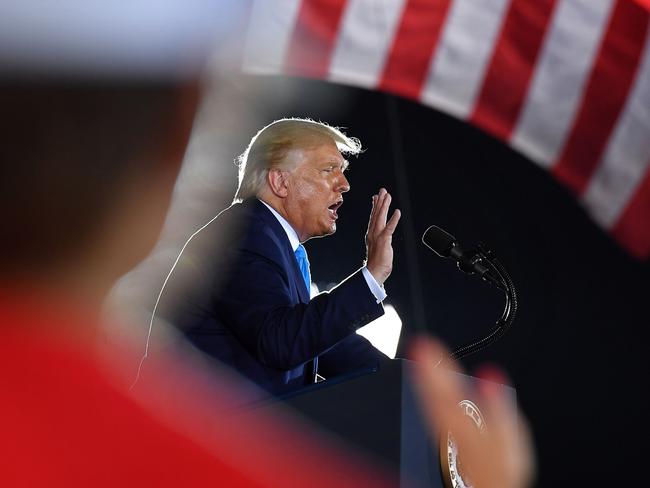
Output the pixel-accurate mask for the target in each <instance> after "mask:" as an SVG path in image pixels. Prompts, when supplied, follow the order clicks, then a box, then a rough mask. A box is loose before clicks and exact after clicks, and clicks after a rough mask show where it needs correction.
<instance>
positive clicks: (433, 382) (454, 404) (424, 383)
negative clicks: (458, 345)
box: [411, 338, 463, 429]
mask: <svg viewBox="0 0 650 488" xmlns="http://www.w3.org/2000/svg"><path fill="white" fill-rule="evenodd" d="M411 352H412V357H413V360H414V361H415V366H414V367H415V386H416V389H417V391H418V393H419V396H420V398H421V400H422V402H423V404H424V412H425V415H426V416H427V420H428V422H429V425H430V426H431V427H434V428H436V429H438V428H440V426H448V425H449V424H450V423H451V424H453V423H455V422H454V420H455V417H456V416H457V413H458V411H459V409H458V402H459V401H460V400H461V399H462V391H463V390H462V387H461V385H460V384H459V382H458V380H457V377H456V376H454V375H452V374H450V373H449V371H448V370H444V369H443V368H440V367H439V365H440V363H441V362H442V361H443V360H444V359H445V358H446V357H447V356H448V352H447V350H446V349H445V348H444V347H443V346H442V345H441V344H440V343H439V342H438V341H436V340H434V339H430V338H420V339H418V341H417V342H416V343H415V345H414V347H413V349H412V351H411ZM445 366H447V364H445Z"/></svg>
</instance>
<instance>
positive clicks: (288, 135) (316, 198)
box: [235, 119, 361, 241]
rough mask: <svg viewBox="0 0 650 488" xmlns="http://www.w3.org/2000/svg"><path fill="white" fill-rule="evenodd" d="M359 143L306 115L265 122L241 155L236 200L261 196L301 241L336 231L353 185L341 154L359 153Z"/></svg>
mask: <svg viewBox="0 0 650 488" xmlns="http://www.w3.org/2000/svg"><path fill="white" fill-rule="evenodd" d="M360 151H361V144H360V142H359V141H358V140H357V139H355V138H352V137H348V136H346V135H345V134H344V133H343V132H342V131H340V130H339V129H337V128H335V127H331V126H329V125H327V124H324V123H321V122H315V121H312V120H308V119H282V120H278V121H276V122H273V123H272V124H269V125H267V126H266V127H264V128H263V129H262V130H260V131H259V132H258V133H257V134H256V135H255V136H254V137H253V138H252V140H251V142H250V144H249V145H248V147H247V148H246V151H244V153H243V154H242V155H241V156H240V157H239V188H238V190H237V193H236V195H235V201H236V202H237V201H242V200H245V199H247V198H250V197H258V198H260V199H262V200H264V201H265V202H266V203H268V204H269V205H271V206H272V207H273V208H274V209H275V210H277V211H278V212H279V213H280V214H281V215H282V216H283V217H284V218H285V219H286V220H287V221H288V222H289V223H290V224H291V226H292V227H293V228H294V230H295V231H296V232H297V233H298V237H299V239H300V240H301V241H305V240H307V239H310V238H312V237H319V236H324V235H328V234H331V233H333V232H335V231H336V220H337V218H338V215H337V209H338V207H339V206H340V205H341V203H342V201H343V199H342V194H343V193H345V192H347V191H348V190H349V189H350V185H349V183H348V181H347V179H346V177H345V175H344V174H343V173H344V171H345V169H346V168H347V165H348V163H347V161H346V160H345V159H344V158H343V154H358V153H359V152H360Z"/></svg>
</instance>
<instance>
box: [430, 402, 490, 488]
mask: <svg viewBox="0 0 650 488" xmlns="http://www.w3.org/2000/svg"><path fill="white" fill-rule="evenodd" d="M458 407H459V408H460V409H461V410H462V412H463V414H465V418H466V419H467V421H468V422H470V423H471V424H472V425H473V426H474V428H475V429H476V432H477V434H479V435H480V434H482V433H483V432H485V419H484V418H483V414H482V413H481V411H480V410H479V408H478V407H477V406H476V404H475V403H474V402H472V401H471V400H462V401H461V402H459V403H458ZM461 454H462V453H461V452H459V449H458V444H457V443H456V441H455V440H454V436H453V433H452V432H447V435H444V434H441V436H440V467H441V468H442V479H443V481H444V483H445V487H446V488H473V487H474V484H473V483H472V479H471V471H470V469H469V467H468V466H465V465H463V462H462V457H461Z"/></svg>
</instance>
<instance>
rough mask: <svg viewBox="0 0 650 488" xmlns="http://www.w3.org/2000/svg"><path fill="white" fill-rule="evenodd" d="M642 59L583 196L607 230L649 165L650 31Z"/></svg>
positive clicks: (628, 199)
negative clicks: (601, 156)
mask: <svg viewBox="0 0 650 488" xmlns="http://www.w3.org/2000/svg"><path fill="white" fill-rule="evenodd" d="M642 56H643V58H642V59H641V60H640V62H639V69H638V72H637V76H636V79H635V81H634V85H633V87H632V89H631V90H630V94H629V95H628V98H627V100H626V102H625V107H624V109H623V112H622V113H621V116H620V117H619V120H618V123H617V124H616V128H615V129H614V132H613V134H612V136H611V138H610V140H609V142H608V145H607V149H606V150H605V154H604V156H603V159H602V160H601V162H600V166H599V167H598V169H597V170H596V172H595V174H594V176H593V178H592V179H591V181H590V183H589V186H588V187H587V190H586V191H585V193H584V195H583V197H582V200H583V203H584V204H585V206H586V207H587V208H588V209H589V210H590V212H591V214H592V216H593V217H594V218H595V220H596V221H597V222H598V223H599V224H601V225H602V226H604V227H606V228H612V227H614V226H615V225H616V223H617V221H618V219H619V218H620V216H621V214H622V213H623V211H624V210H625V208H626V207H627V204H628V202H629V201H630V199H631V198H632V197H633V196H634V193H635V191H636V189H637V188H638V185H639V184H640V183H641V181H642V179H643V175H644V174H645V172H646V169H647V167H648V163H649V162H650V30H649V31H648V35H647V37H646V42H645V47H644V50H643V54H642ZM648 225H650V222H649V223H648Z"/></svg>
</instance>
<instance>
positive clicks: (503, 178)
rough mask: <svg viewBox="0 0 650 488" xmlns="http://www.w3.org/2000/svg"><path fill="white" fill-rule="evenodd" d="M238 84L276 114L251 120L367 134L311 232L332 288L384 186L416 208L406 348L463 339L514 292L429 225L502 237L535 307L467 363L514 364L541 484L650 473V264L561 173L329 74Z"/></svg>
mask: <svg viewBox="0 0 650 488" xmlns="http://www.w3.org/2000/svg"><path fill="white" fill-rule="evenodd" d="M237 84H238V86H237V90H238V91H239V93H240V95H242V96H244V97H245V95H246V93H247V92H248V91H250V92H251V93H255V100H256V101H255V103H256V107H255V110H256V111H257V113H258V115H259V114H260V113H261V114H262V120H261V122H262V124H261V125H260V126H258V127H255V128H251V132H250V134H252V133H254V132H255V131H256V130H257V129H259V128H260V127H261V126H262V125H265V124H266V123H270V122H271V121H273V120H275V119H277V118H281V117H287V116H299V117H311V118H313V119H316V120H322V121H325V122H328V123H330V124H332V125H335V126H339V127H344V128H346V132H347V134H348V135H352V136H355V137H358V138H359V139H361V141H362V143H363V146H364V148H365V152H364V153H363V154H362V155H360V156H359V157H358V158H353V159H352V161H351V168H350V171H349V174H348V178H349V181H350V184H351V188H352V189H351V191H350V192H349V193H348V194H347V195H346V196H345V204H344V205H343V207H342V208H341V210H340V211H339V221H338V231H337V232H336V234H335V235H333V236H330V237H327V238H325V239H315V240H312V241H310V242H309V243H308V244H307V246H306V247H307V250H308V252H309V255H310V261H311V267H312V277H313V279H314V281H315V282H316V283H317V284H319V286H320V287H321V289H322V288H324V287H327V286H328V285H330V284H331V283H335V282H338V281H340V280H341V279H343V278H344V277H345V276H347V275H348V274H349V273H351V272H352V271H354V270H355V269H357V268H358V267H359V266H360V265H361V263H362V260H363V258H364V257H365V248H364V242H363V237H364V234H365V230H366V225H367V219H368V215H369V211H370V207H371V196H372V195H373V194H374V193H375V192H376V191H377V190H378V189H379V188H380V186H384V187H386V188H387V189H388V190H389V191H390V192H391V193H392V194H393V197H394V205H393V207H394V208H400V209H401V210H402V212H403V218H402V221H401V222H400V224H399V228H398V230H397V233H396V235H395V238H394V249H395V262H394V270H393V274H392V275H391V277H390V279H389V280H388V281H387V283H386V288H387V292H388V296H389V297H388V300H387V301H388V303H390V304H392V305H393V306H394V307H395V308H396V309H397V311H398V313H399V314H400V316H401V318H402V320H403V323H404V325H403V329H402V337H401V341H400V347H399V349H398V356H402V357H404V356H405V355H406V351H407V349H408V347H407V346H408V342H409V337H412V336H413V334H416V333H417V332H418V331H423V330H425V331H428V332H429V333H431V334H434V335H436V336H438V337H440V338H442V339H443V340H444V341H445V342H446V343H447V344H448V345H449V346H450V347H451V348H454V347H457V346H459V345H462V344H463V343H465V342H466V341H467V340H469V339H471V338H474V337H476V336H478V335H480V334H481V332H484V331H486V330H487V329H488V328H489V327H491V326H492V325H493V324H494V322H495V321H496V319H497V318H498V317H499V316H500V314H501V311H502V308H503V296H502V293H501V292H499V291H498V290H494V289H492V288H490V287H489V286H488V285H486V284H485V283H483V282H481V281H480V280H477V279H476V278H474V277H471V276H468V275H464V274H462V273H460V272H459V271H458V270H457V269H456V268H455V266H454V265H453V263H451V262H450V261H448V260H443V259H440V258H438V257H437V256H435V255H434V254H433V253H432V252H431V251H429V250H428V249H427V248H425V247H424V246H423V245H422V244H421V242H420V238H421V235H422V233H423V232H424V230H425V229H426V228H427V227H428V226H429V225H431V224H436V225H438V226H440V227H442V228H444V229H446V230H447V231H448V232H450V233H451V234H453V235H454V236H456V238H457V239H458V240H459V241H460V243H461V244H462V245H463V246H464V247H472V246H474V245H475V244H476V243H477V242H484V243H486V244H488V245H489V247H490V248H491V249H492V250H493V251H494V253H495V254H496V256H497V257H498V258H499V259H500V261H501V262H502V263H503V265H504V266H505V267H506V269H507V270H508V271H509V272H510V274H511V276H512V278H513V280H514V282H515V284H516V286H517V290H518V294H519V303H520V306H519V313H518V316H517V319H516V321H515V324H514V327H513V329H512V330H511V331H510V332H509V333H508V334H507V335H506V336H505V337H503V338H502V339H501V340H500V341H499V342H498V343H496V344H494V345H493V346H491V347H489V348H488V349H485V350H483V351H481V352H479V353H476V354H474V355H473V356H470V357H467V358H465V359H463V361H462V362H463V365H464V366H465V367H466V368H467V369H468V370H469V371H470V372H472V371H475V370H476V368H477V367H478V366H479V365H480V364H483V363H486V362H488V363H494V364H497V365H499V366H500V367H502V368H503V369H504V370H505V371H506V372H507V374H508V375H509V376H510V378H511V382H512V385H513V386H514V387H515V388H516V389H517V393H518V399H519V402H520V404H521V407H522V409H523V411H524V412H525V414H526V416H527V417H528V418H529V421H530V423H531V426H532V430H533V435H534V438H535V443H536V447H537V451H538V463H539V473H538V486H574V485H575V486H577V485H581V486H584V485H586V484H594V485H597V486H619V485H623V484H628V483H629V482H632V484H634V485H637V484H639V483H641V484H643V482H642V481H641V480H642V479H643V477H644V476H645V475H644V474H643V473H644V472H645V470H644V469H643V466H644V461H645V454H646V449H645V441H646V436H647V434H648V428H647V423H648V420H647V418H646V417H647V413H648V412H650V409H648V407H647V404H646V403H645V390H646V389H647V379H646V378H647V373H648V371H649V367H648V366H649V362H650V361H649V360H648V358H647V355H646V353H645V350H646V346H645V339H644V338H645V337H646V333H645V332H646V331H645V329H646V328H647V327H648V325H649V324H650V320H649V319H650V313H648V305H647V302H648V299H649V298H650V296H649V295H650V293H649V292H650V266H649V265H648V263H647V262H646V263H643V262H640V261H638V260H635V259H634V258H632V257H630V256H629V255H627V254H626V252H625V251H624V250H623V249H621V248H620V247H618V245H617V244H616V243H615V242H614V241H613V240H612V239H611V238H610V237H609V236H608V235H607V234H606V233H605V232H603V231H602V230H601V229H600V228H598V227H597V226H596V225H595V224H594V223H593V222H592V221H591V220H590V219H589V218H588V216H587V215H586V213H585V212H584V210H583V209H582V208H581V207H580V206H579V204H578V202H577V201H576V200H575V199H574V198H573V197H572V196H571V195H570V194H569V193H568V191H566V190H565V189H564V188H563V187H561V186H560V185H559V184H557V183H556V182H555V181H554V180H553V179H552V178H551V176H550V175H549V174H548V173H546V172H545V171H543V170H542V169H541V168H539V167H537V166H536V165H535V164H534V163H532V162H530V161H529V160H527V159H526V158H524V157H523V156H521V155H519V154H518V153H516V152H514V151H513V150H512V149H510V148H508V147H507V146H505V145H504V144H502V143H501V142H499V141H498V140H496V139H494V138H492V137H490V136H488V135H486V134H484V133H482V132H481V131H480V130H478V129H476V128H474V127H472V126H469V125H467V124H465V123H463V122H461V121H458V120H456V119H454V118H452V117H449V116H447V115H445V114H442V113H440V112H437V111H435V110H433V109H431V108H428V107H424V106H422V105H420V104H417V103H415V102H411V101H408V100H404V99H399V98H397V97H393V96H391V95H386V94H383V93H378V92H372V91H366V90H362V89H357V88H350V87H343V86H338V85H333V84H329V83H325V82H320V81H312V80H296V79H287V78H279V77H277V78H276V77H263V78H259V77H254V76H249V77H243V78H242V79H241V80H239V81H237ZM288 84H289V85H288ZM250 134H243V135H242V140H243V141H245V140H248V138H249V137H250ZM244 144H245V143H244ZM649 225H650V223H649ZM639 468H641V469H639ZM630 474H631V475H632V477H631V478H630V477H629V476H630Z"/></svg>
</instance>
